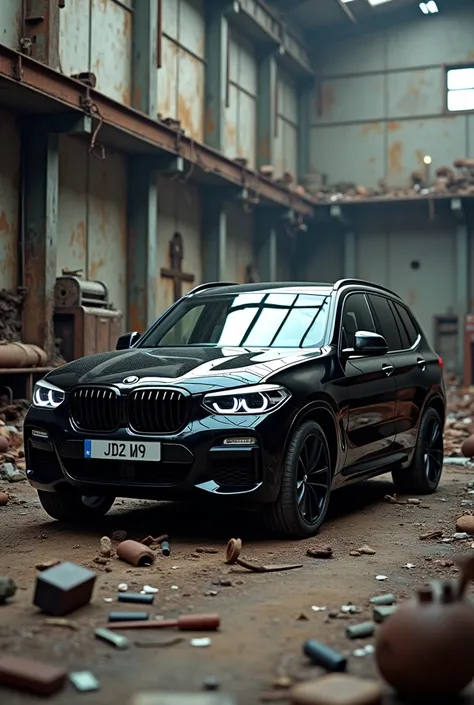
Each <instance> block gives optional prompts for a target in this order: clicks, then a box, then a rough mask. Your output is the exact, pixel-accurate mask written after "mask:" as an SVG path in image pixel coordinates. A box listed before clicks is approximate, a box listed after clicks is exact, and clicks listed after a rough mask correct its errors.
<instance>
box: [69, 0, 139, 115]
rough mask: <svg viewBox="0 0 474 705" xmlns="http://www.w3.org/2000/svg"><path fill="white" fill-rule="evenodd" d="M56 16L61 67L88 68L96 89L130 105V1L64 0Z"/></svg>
mask: <svg viewBox="0 0 474 705" xmlns="http://www.w3.org/2000/svg"><path fill="white" fill-rule="evenodd" d="M59 16H60V40H59V51H60V60H61V70H62V71H63V72H64V73H65V74H67V75H71V74H75V73H79V72H81V71H92V72H93V73H94V74H95V75H96V77H97V88H98V90H100V91H102V93H105V95H108V96H110V97H111V98H113V99H114V100H117V101H118V102H120V103H124V104H125V105H130V103H131V87H132V24H133V11H132V0H67V2H66V3H65V6H64V8H62V9H61V12H60V15H59Z"/></svg>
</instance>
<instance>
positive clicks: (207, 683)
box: [202, 676, 219, 690]
mask: <svg viewBox="0 0 474 705" xmlns="http://www.w3.org/2000/svg"><path fill="white" fill-rule="evenodd" d="M202 687H203V688H204V690H219V681H218V680H217V678H216V677H215V676H206V678H204V681H203V684H202Z"/></svg>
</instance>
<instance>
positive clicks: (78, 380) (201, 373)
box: [46, 346, 321, 393]
mask: <svg viewBox="0 0 474 705" xmlns="http://www.w3.org/2000/svg"><path fill="white" fill-rule="evenodd" d="M319 355H321V350H320V349H319V348H318V349H306V350H298V349H295V348H285V349H279V348H271V349H270V348H264V349H255V348H252V349H247V348H210V347H209V348H208V347H202V348H200V347H194V346H193V347H186V348H136V349H131V350H120V351H114V352H107V353H99V354H97V355H89V356H87V357H83V358H81V359H80V360H75V361H74V362H68V363H67V364H65V365H62V366H61V367H58V368H56V369H55V370H53V371H52V372H50V373H49V374H48V375H47V377H46V378H47V380H48V381H49V382H51V384H55V385H57V386H58V387H60V388H61V389H64V390H66V391H67V390H68V389H71V388H72V387H75V386H76V385H78V384H118V385H121V384H122V383H124V380H125V378H126V377H131V376H134V377H137V378H138V380H133V382H131V384H160V386H163V385H170V386H180V387H183V388H185V389H187V390H188V391H190V392H191V393H199V392H203V391H210V390H212V389H222V388H224V389H225V388H232V387H236V386H239V385H248V384H258V383H259V382H261V381H262V380H264V379H265V380H266V379H267V378H268V377H269V376H271V375H274V374H276V373H277V372H281V371H282V370H283V369H285V368H286V367H288V366H292V365H295V364H298V363H301V362H304V361H307V360H310V359H313V358H315V357H318V356H319Z"/></svg>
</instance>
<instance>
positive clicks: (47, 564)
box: [35, 558, 61, 571]
mask: <svg viewBox="0 0 474 705" xmlns="http://www.w3.org/2000/svg"><path fill="white" fill-rule="evenodd" d="M60 563H61V561H60V560H59V559H56V558H53V560H51V561H42V562H41V563H37V564H36V565H35V568H36V570H40V571H43V570H48V568H54V566H55V565H59V564H60Z"/></svg>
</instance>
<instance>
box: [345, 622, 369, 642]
mask: <svg viewBox="0 0 474 705" xmlns="http://www.w3.org/2000/svg"><path fill="white" fill-rule="evenodd" d="M374 631H375V624H374V622H361V623H360V624H352V625H351V626H350V627H346V636H347V637H348V638H349V639H365V638H366V637H369V636H372V635H373V633H374Z"/></svg>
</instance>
